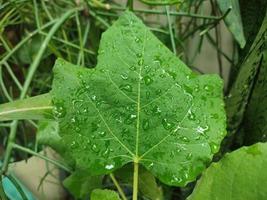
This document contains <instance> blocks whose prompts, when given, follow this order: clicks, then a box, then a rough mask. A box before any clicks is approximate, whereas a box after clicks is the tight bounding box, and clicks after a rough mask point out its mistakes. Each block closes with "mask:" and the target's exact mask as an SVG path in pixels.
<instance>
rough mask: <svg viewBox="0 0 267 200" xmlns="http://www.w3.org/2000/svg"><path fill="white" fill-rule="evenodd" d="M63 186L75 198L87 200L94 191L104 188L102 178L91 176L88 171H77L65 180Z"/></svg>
mask: <svg viewBox="0 0 267 200" xmlns="http://www.w3.org/2000/svg"><path fill="white" fill-rule="evenodd" d="M63 185H64V186H65V187H66V188H67V189H68V190H69V191H70V192H71V194H72V195H73V196H74V197H75V198H81V199H87V198H88V197H89V195H90V193H91V192H92V191H93V190H94V189H96V188H101V187H102V177H101V176H90V175H89V174H88V172H86V171H75V172H74V173H73V174H71V175H70V176H69V177H67V178H66V179H65V180H64V182H63Z"/></svg>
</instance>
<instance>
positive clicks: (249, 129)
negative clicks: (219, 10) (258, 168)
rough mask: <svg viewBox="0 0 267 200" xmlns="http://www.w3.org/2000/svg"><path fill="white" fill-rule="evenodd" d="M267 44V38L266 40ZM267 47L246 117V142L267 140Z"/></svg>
mask: <svg viewBox="0 0 267 200" xmlns="http://www.w3.org/2000/svg"><path fill="white" fill-rule="evenodd" d="M266 44H267V40H266ZM266 94H267V49H266V50H265V54H264V56H263V58H262V61H261V65H260V69H259V72H258V78H257V81H256V83H255V84H254V90H253V91H252V94H251V98H250V101H249V104H248V106H247V109H246V113H245V117H244V129H245V132H246V137H245V143H246V144H253V143H255V142H266V141H267V135H266V134H267V95H266Z"/></svg>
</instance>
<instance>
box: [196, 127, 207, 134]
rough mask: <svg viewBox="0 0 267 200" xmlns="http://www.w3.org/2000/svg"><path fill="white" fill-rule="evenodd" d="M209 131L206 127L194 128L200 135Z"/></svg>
mask: <svg viewBox="0 0 267 200" xmlns="http://www.w3.org/2000/svg"><path fill="white" fill-rule="evenodd" d="M208 130H209V127H208V126H205V127H202V126H198V127H197V128H196V131H197V132H198V133H200V134H205V133H206V132H207V131H208Z"/></svg>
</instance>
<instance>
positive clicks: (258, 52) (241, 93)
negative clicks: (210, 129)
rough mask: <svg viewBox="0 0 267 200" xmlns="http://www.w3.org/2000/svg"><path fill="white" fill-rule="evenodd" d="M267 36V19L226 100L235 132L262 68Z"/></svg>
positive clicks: (230, 124)
mask: <svg viewBox="0 0 267 200" xmlns="http://www.w3.org/2000/svg"><path fill="white" fill-rule="evenodd" d="M266 34H267V17H265V19H264V22H263V24H262V26H261V29H260V31H259V33H258V35H257V37H256V39H255V41H254V42H253V44H252V46H251V48H250V51H249V53H248V54H247V56H246V57H245V59H244V60H242V62H241V67H240V71H239V73H238V75H237V77H236V79H235V82H234V84H233V85H232V87H231V90H230V93H229V97H228V98H227V99H226V110H227V115H228V127H229V130H230V132H232V133H233V132H235V131H236V130H237V129H238V127H239V125H240V123H241V122H242V120H243V117H244V112H245V109H246V106H247V104H248V101H249V97H250V95H251V92H252V87H253V85H254V82H255V77H256V75H257V73H258V70H259V67H260V66H261V60H262V58H263V51H264V46H265V40H266V37H267V36H266Z"/></svg>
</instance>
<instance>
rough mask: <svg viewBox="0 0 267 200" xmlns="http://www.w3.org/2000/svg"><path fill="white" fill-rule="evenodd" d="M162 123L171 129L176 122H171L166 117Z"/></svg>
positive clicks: (167, 128)
mask: <svg viewBox="0 0 267 200" xmlns="http://www.w3.org/2000/svg"><path fill="white" fill-rule="evenodd" d="M162 125H163V127H164V128H165V129H166V130H170V129H171V128H173V127H174V124H173V123H171V122H169V121H168V120H167V119H166V118H164V119H162Z"/></svg>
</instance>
